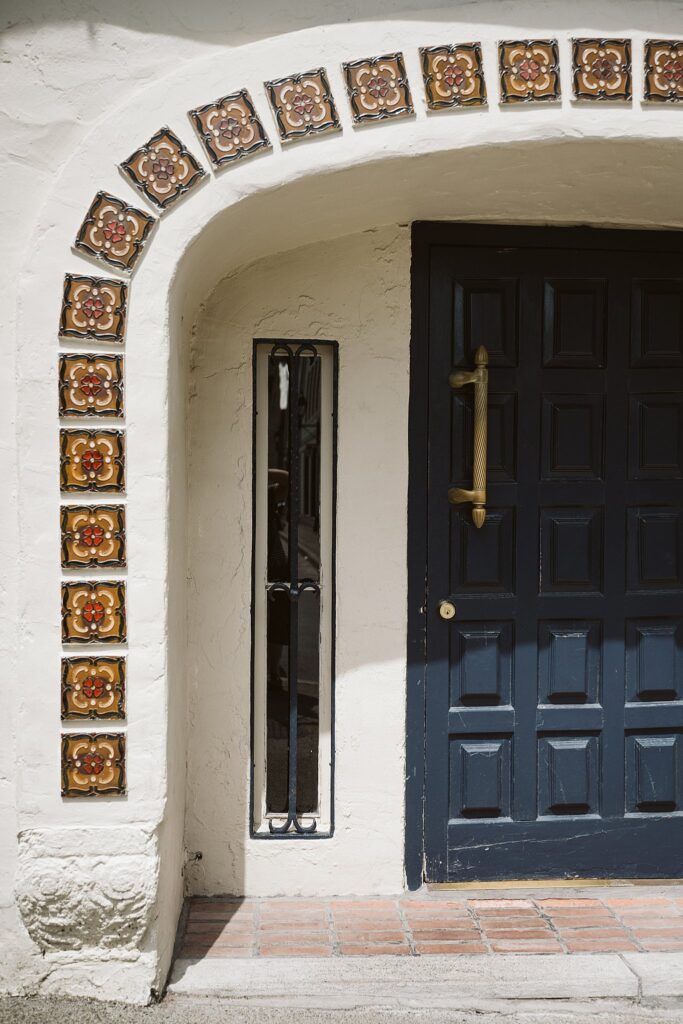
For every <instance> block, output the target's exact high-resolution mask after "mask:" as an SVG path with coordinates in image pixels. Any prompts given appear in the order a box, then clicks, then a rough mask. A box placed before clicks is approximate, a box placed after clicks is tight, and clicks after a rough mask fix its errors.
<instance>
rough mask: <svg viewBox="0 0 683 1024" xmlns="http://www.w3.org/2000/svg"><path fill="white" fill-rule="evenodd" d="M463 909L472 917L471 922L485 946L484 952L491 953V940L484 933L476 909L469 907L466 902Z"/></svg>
mask: <svg viewBox="0 0 683 1024" xmlns="http://www.w3.org/2000/svg"><path fill="white" fill-rule="evenodd" d="M465 910H466V912H467V913H468V914H469V916H470V918H471V919H472V923H473V924H474V927H475V928H476V929H477V931H478V932H479V938H480V939H481V942H482V945H484V946H485V947H486V952H487V953H493V949H492V948H491V940H490V939H489V937H488V935H487V934H486V929H485V928H484V927H483V925H482V923H481V918H480V917H479V915H478V914H477V911H476V909H475V908H474V907H470V906H469V904H468V903H465Z"/></svg>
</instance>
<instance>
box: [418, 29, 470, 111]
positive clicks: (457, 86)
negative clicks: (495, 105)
mask: <svg viewBox="0 0 683 1024" xmlns="http://www.w3.org/2000/svg"><path fill="white" fill-rule="evenodd" d="M420 57H421V58H422V76H423V78H424V83H425V92H426V93H427V106H428V107H429V108H430V110H442V109H443V108H444V107H467V106H477V105H479V106H482V105H483V104H485V103H486V84H485V82H484V67H483V64H482V58H481V47H480V45H479V43H461V44H460V45H459V46H426V47H423V48H422V49H421V50H420Z"/></svg>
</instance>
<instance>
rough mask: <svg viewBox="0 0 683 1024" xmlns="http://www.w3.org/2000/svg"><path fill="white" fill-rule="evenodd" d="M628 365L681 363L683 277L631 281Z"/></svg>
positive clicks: (639, 366) (682, 359) (675, 366)
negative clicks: (670, 279) (629, 362)
mask: <svg viewBox="0 0 683 1024" xmlns="http://www.w3.org/2000/svg"><path fill="white" fill-rule="evenodd" d="M631 298H632V303H633V315H632V319H631V365H632V366H633V367H638V368H643V367H650V366H658V367H661V368H664V369H673V368H678V367H682V366H683V280H673V281H666V280H660V279H654V280H650V281H634V282H633V285H632V295H631Z"/></svg>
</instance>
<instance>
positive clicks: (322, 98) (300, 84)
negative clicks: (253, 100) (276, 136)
mask: <svg viewBox="0 0 683 1024" xmlns="http://www.w3.org/2000/svg"><path fill="white" fill-rule="evenodd" d="M265 89H266V92H267V94H268V99H269V100H270V105H271V107H272V108H273V114H274V115H275V120H276V122H277V127H278V131H279V133H280V138H281V139H282V141H283V142H294V141H295V140H296V139H302V138H304V137H305V136H306V135H320V134H323V133H325V132H337V131H339V130H340V128H341V125H340V124H339V118H338V116H337V108H336V107H335V105H334V99H333V98H332V92H331V90H330V83H329V82H328V80H327V74H326V72H325V69H324V68H316V69H315V70H314V71H306V72H304V73H303V74H300V75H289V76H288V77H287V78H279V79H277V80H276V81H274V82H266V83H265Z"/></svg>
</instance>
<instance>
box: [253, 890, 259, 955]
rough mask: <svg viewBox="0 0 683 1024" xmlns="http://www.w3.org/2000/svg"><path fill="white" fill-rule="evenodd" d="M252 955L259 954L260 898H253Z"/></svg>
mask: <svg viewBox="0 0 683 1024" xmlns="http://www.w3.org/2000/svg"><path fill="white" fill-rule="evenodd" d="M252 955H253V956H260V955H261V900H260V899H257V900H254V946H253V953H252Z"/></svg>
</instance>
